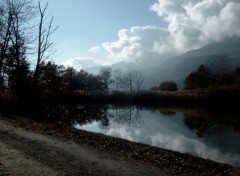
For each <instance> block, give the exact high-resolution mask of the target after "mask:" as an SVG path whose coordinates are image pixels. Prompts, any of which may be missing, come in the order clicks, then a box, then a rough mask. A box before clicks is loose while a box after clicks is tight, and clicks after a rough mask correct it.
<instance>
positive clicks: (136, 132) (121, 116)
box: [73, 105, 240, 165]
mask: <svg viewBox="0 0 240 176" xmlns="http://www.w3.org/2000/svg"><path fill="white" fill-rule="evenodd" d="M92 108H93V107H87V108H85V107H84V106H78V108H77V110H76V112H75V113H76V114H74V115H73V117H74V121H73V124H74V125H73V126H74V127H75V128H78V129H83V130H88V131H93V132H98V133H103V134H106V135H111V136H115V137H119V138H124V139H127V140H130V141H135V142H139V143H144V144H148V145H152V146H157V147H160V148H165V149H170V150H174V151H179V152H182V153H190V154H192V155H195V156H199V157H203V158H208V159H211V160H214V161H218V162H223V163H229V164H232V165H240V133H239V131H236V130H235V129H234V128H233V127H231V126H230V125H223V124H221V123H217V122H216V121H214V120H212V119H211V118H208V117H207V114H204V113H189V112H188V113H185V112H180V111H173V110H167V109H164V110H163V109H161V110H160V111H159V110H147V109H140V108H138V107H125V108H117V107H114V106H109V105H104V106H99V107H94V109H92Z"/></svg>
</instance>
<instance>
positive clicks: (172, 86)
mask: <svg viewBox="0 0 240 176" xmlns="http://www.w3.org/2000/svg"><path fill="white" fill-rule="evenodd" d="M159 89H160V90H162V91H176V90H178V88H177V84H176V82H174V81H165V82H162V83H161V84H160V86H159Z"/></svg>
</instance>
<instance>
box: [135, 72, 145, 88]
mask: <svg viewBox="0 0 240 176" xmlns="http://www.w3.org/2000/svg"><path fill="white" fill-rule="evenodd" d="M143 81H144V76H143V74H142V72H141V71H139V70H136V71H135V77H134V84H135V87H136V90H137V92H139V91H140V90H141V88H142V84H143Z"/></svg>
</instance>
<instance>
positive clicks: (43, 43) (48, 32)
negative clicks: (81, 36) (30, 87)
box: [34, 1, 58, 83]
mask: <svg viewBox="0 0 240 176" xmlns="http://www.w3.org/2000/svg"><path fill="white" fill-rule="evenodd" d="M47 7H48V3H47V4H46V5H45V6H44V8H42V7H41V4H40V1H38V10H39V13H40V22H39V26H38V28H39V29H38V48H37V63H36V68H35V72H34V80H35V83H36V82H37V79H38V75H39V66H40V64H41V62H43V61H44V60H46V59H49V58H50V56H51V55H52V54H53V53H54V52H53V51H51V47H52V46H53V44H54V42H53V41H51V36H52V34H53V33H54V32H55V31H56V30H57V29H58V27H55V28H53V26H52V25H53V17H52V18H51V19H50V22H49V24H48V25H47V27H44V22H45V21H46V20H47V19H46V18H47V17H46V10H47Z"/></svg>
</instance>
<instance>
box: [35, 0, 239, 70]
mask: <svg viewBox="0 0 240 176" xmlns="http://www.w3.org/2000/svg"><path fill="white" fill-rule="evenodd" d="M35 1H37V0H35ZM46 2H47V0H41V4H42V5H44V4H45V3H46ZM48 2H49V6H48V13H49V14H50V15H53V16H54V25H56V26H59V29H58V30H57V31H56V33H55V34H54V38H53V39H54V41H55V49H56V50H57V53H56V54H55V56H54V61H55V62H56V63H57V64H64V65H68V66H74V67H75V68H76V69H81V68H83V69H86V68H89V67H94V66H100V65H111V64H114V63H118V62H123V61H124V62H142V63H144V62H148V61H150V60H158V61H160V60H166V59H168V58H171V57H174V56H176V55H178V54H181V53H184V52H186V51H188V50H192V49H197V48H199V47H202V46H204V45H206V44H208V43H210V42H216V41H221V40H223V39H224V38H225V37H231V36H240V19H239V16H240V1H239V0H202V1H199V0H178V1H173V0H68V1H65V0H48Z"/></svg>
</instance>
